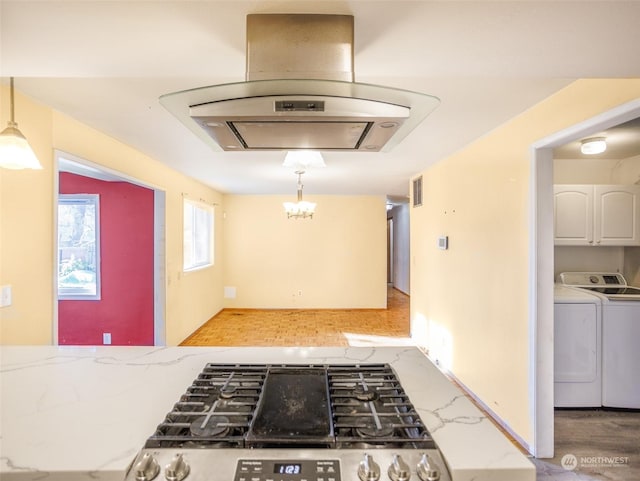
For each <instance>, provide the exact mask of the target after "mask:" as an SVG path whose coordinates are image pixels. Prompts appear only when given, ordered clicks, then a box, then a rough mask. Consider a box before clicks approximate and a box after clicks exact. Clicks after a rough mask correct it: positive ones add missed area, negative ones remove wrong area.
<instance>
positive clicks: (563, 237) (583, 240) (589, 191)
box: [553, 185, 593, 246]
mask: <svg viewBox="0 0 640 481" xmlns="http://www.w3.org/2000/svg"><path fill="white" fill-rule="evenodd" d="M553 217H554V226H553V229H554V238H555V244H556V245H568V246H579V245H592V244H593V186H592V185H555V186H554V216H553Z"/></svg>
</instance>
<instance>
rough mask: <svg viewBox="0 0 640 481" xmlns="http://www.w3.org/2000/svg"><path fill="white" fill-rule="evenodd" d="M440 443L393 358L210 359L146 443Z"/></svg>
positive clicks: (352, 445)
mask: <svg viewBox="0 0 640 481" xmlns="http://www.w3.org/2000/svg"><path fill="white" fill-rule="evenodd" d="M389 445H393V446H396V447H413V448H416V447H425V448H426V447H435V445H434V443H433V440H432V438H431V436H430V435H429V433H428V432H427V430H426V428H425V427H424V424H423V423H422V421H421V419H420V416H419V415H418V413H417V412H416V410H415V409H414V407H413V405H412V404H411V402H410V401H409V398H408V397H407V395H406V393H405V392H404V390H403V389H402V386H401V385H400V382H399V381H398V378H397V377H396V375H395V373H394V372H393V370H392V369H391V367H390V366H389V365H386V364H369V365H246V364H245V365H234V364H228V365H224V364H222V365H221V364H207V365H206V366H205V368H204V370H203V371H202V372H201V373H200V375H199V376H198V378H197V379H196V380H195V381H194V382H193V384H192V385H191V386H190V387H189V388H188V389H187V391H186V392H185V393H184V394H183V395H182V397H181V398H180V400H179V401H178V402H177V403H176V404H175V406H174V407H173V409H172V411H171V412H169V413H168V414H167V416H166V418H165V420H164V421H163V422H162V423H161V424H160V425H159V426H158V428H157V430H156V432H155V433H154V434H153V435H152V436H151V437H150V438H149V440H148V441H147V443H146V447H152V448H156V447H207V446H210V447H217V448H232V447H239V448H242V447H244V448H270V447H288V446H298V447H313V448H361V447H363V446H366V447H374V448H375V447H383V446H389Z"/></svg>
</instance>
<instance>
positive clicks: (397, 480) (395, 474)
mask: <svg viewBox="0 0 640 481" xmlns="http://www.w3.org/2000/svg"><path fill="white" fill-rule="evenodd" d="M387 474H388V475H389V479H391V481H407V480H408V479H409V478H410V477H411V468H410V467H409V465H408V464H407V463H405V462H404V460H403V459H402V458H401V457H400V456H399V455H398V454H394V455H393V461H392V462H391V464H390V465H389V469H388V471H387Z"/></svg>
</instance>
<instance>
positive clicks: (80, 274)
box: [58, 194, 100, 299]
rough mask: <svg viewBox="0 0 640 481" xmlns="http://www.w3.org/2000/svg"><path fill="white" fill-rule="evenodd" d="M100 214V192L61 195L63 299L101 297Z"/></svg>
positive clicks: (60, 283)
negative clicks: (96, 193)
mask: <svg viewBox="0 0 640 481" xmlns="http://www.w3.org/2000/svg"><path fill="white" fill-rule="evenodd" d="M99 213H100V208H99V196H98V195H95V194H61V195H60V196H59V197H58V298H59V299H100V219H99V217H100V215H99Z"/></svg>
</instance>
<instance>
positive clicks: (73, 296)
mask: <svg viewBox="0 0 640 481" xmlns="http://www.w3.org/2000/svg"><path fill="white" fill-rule="evenodd" d="M64 204H67V205H72V204H90V205H92V206H93V207H94V209H95V213H94V223H95V225H94V236H95V239H94V244H95V278H96V283H95V286H96V287H95V293H83V292H81V291H80V292H79V291H78V288H76V289H73V288H63V287H60V266H61V264H62V262H61V249H62V246H61V242H60V231H61V229H60V214H59V212H60V206H61V205H64ZM56 222H57V226H56V227H57V232H58V239H57V249H56V262H57V269H56V291H57V296H58V300H61V301H97V300H101V299H102V272H101V268H100V265H101V249H100V195H99V194H58V216H57V221H56Z"/></svg>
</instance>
